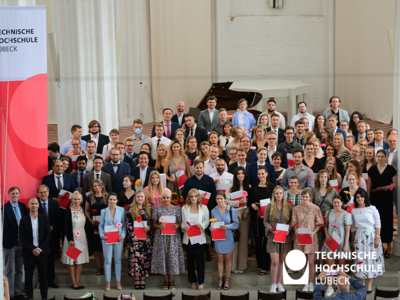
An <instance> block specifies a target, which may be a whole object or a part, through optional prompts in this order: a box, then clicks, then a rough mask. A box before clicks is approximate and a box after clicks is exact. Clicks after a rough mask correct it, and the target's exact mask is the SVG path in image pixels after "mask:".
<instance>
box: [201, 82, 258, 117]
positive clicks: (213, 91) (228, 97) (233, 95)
mask: <svg viewBox="0 0 400 300" xmlns="http://www.w3.org/2000/svg"><path fill="white" fill-rule="evenodd" d="M232 83H233V82H219V83H213V84H212V86H211V87H210V88H209V89H208V92H207V93H206V94H205V95H204V97H203V98H202V99H201V101H200V102H199V104H197V108H198V109H200V110H204V109H207V98H208V97H209V96H215V97H217V99H218V100H217V108H222V107H223V108H225V109H226V110H228V111H229V110H237V108H238V102H239V100H240V99H242V98H244V99H246V100H247V102H248V103H249V108H251V107H253V106H256V105H257V104H258V103H259V102H260V101H261V99H262V97H263V96H262V94H260V93H255V92H237V91H232V90H230V89H229V87H230V86H231V85H232Z"/></svg>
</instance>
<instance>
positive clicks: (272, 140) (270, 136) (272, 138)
mask: <svg viewBox="0 0 400 300" xmlns="http://www.w3.org/2000/svg"><path fill="white" fill-rule="evenodd" d="M267 143H268V148H267V150H268V156H267V162H268V163H270V164H271V165H272V154H274V153H275V152H280V153H281V154H282V161H281V167H282V168H285V169H287V167H288V161H287V153H286V150H285V149H283V148H281V147H279V146H277V145H276V132H275V131H270V132H268V133H267Z"/></svg>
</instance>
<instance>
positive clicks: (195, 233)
mask: <svg viewBox="0 0 400 300" xmlns="http://www.w3.org/2000/svg"><path fill="white" fill-rule="evenodd" d="M187 234H188V237H194V236H199V235H201V230H200V228H197V226H190V227H189V230H188V232H187Z"/></svg>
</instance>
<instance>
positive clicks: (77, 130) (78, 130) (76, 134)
mask: <svg viewBox="0 0 400 300" xmlns="http://www.w3.org/2000/svg"><path fill="white" fill-rule="evenodd" d="M71 133H72V137H71V139H70V140H69V141H67V142H65V143H64V144H63V145H62V147H61V154H62V155H67V153H68V152H69V151H71V150H72V149H73V147H72V139H73V138H77V139H79V140H80V141H81V147H82V150H84V151H86V141H84V140H82V139H81V137H82V126H80V125H73V126H72V127H71Z"/></svg>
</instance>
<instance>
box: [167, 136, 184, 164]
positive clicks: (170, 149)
mask: <svg viewBox="0 0 400 300" xmlns="http://www.w3.org/2000/svg"><path fill="white" fill-rule="evenodd" d="M176 144H178V145H179V146H180V147H181V149H180V150H179V155H180V156H185V151H184V150H183V145H182V144H181V142H180V141H178V140H177V139H173V140H172V141H171V144H169V147H168V154H167V160H168V161H169V160H171V159H172V156H173V155H174V151H173V150H172V147H173V146H174V145H176Z"/></svg>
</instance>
